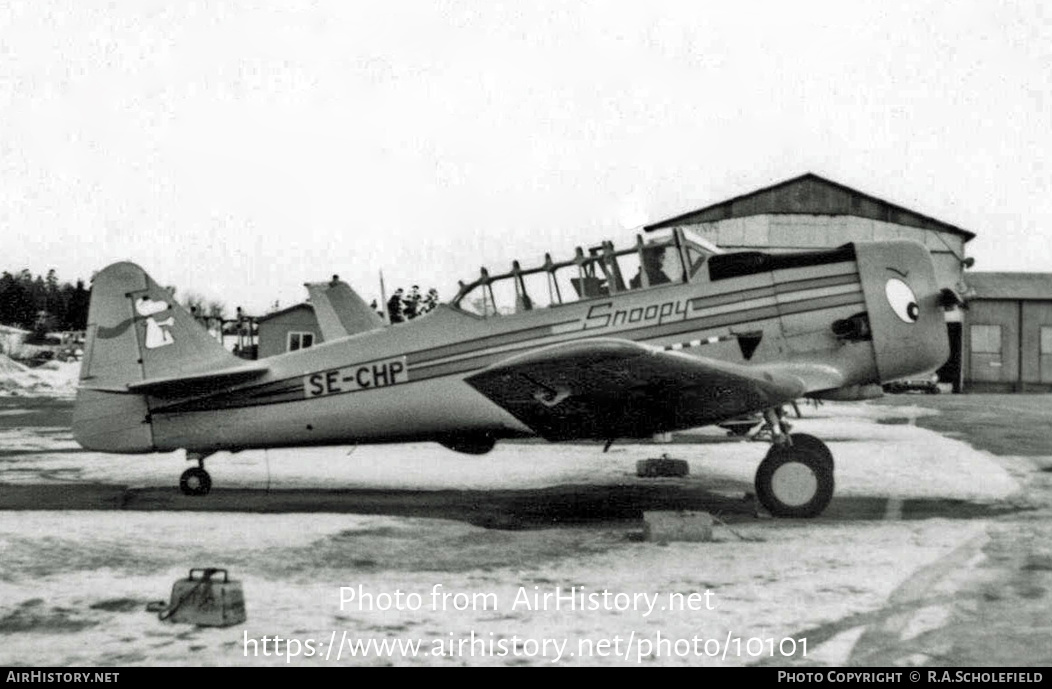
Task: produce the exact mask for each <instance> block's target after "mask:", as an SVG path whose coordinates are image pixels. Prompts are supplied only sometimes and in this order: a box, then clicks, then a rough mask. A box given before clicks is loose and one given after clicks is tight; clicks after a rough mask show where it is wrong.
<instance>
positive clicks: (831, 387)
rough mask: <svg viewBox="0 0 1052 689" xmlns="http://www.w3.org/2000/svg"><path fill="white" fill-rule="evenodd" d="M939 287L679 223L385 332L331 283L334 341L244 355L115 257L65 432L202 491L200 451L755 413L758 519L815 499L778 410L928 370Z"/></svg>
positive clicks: (926, 277)
mask: <svg viewBox="0 0 1052 689" xmlns="http://www.w3.org/2000/svg"><path fill="white" fill-rule="evenodd" d="M633 273H634V275H633ZM315 287H316V288H317V291H312V294H316V295H322V294H323V293H324V292H325V290H323V289H321V287H319V286H318V285H315ZM957 300H958V298H957V295H956V294H955V293H953V292H952V291H951V290H948V289H943V290H940V289H939V288H938V287H937V285H936V282H935V276H934V269H933V265H932V260H931V257H930V255H929V254H928V252H927V250H926V249H925V248H924V247H923V246H922V245H920V244H918V243H916V242H912V241H904V240H896V241H882V242H856V243H851V244H845V245H843V246H841V247H839V248H836V249H829V250H821V251H810V252H800V253H777V254H775V253H763V252H758V251H747V252H739V253H723V252H721V251H720V250H719V249H717V248H716V247H714V246H712V245H711V244H709V243H707V242H705V241H704V240H703V238H701V237H700V236H698V235H696V234H695V233H693V232H692V231H691V230H689V229H684V228H675V229H673V230H670V231H667V232H666V233H664V234H658V235H656V236H654V237H650V236H648V237H647V238H646V239H644V238H643V237H642V236H637V237H636V238H635V242H634V243H633V244H632V245H630V246H628V247H626V248H622V249H616V248H615V247H614V245H613V244H612V243H611V242H603V243H602V244H600V245H597V246H595V247H593V248H591V249H589V250H588V251H585V250H583V249H581V248H577V249H576V252H575V253H574V255H573V256H572V257H569V258H567V259H566V260H563V261H553V260H552V258H551V256H550V255H546V256H545V260H544V262H543V263H540V264H539V265H535V266H533V267H527V268H522V267H520V265H519V263H518V262H517V261H516V262H514V263H513V264H512V268H511V270H510V271H508V272H504V273H500V274H490V273H489V272H488V271H487V270H486V269H485V268H483V269H482V271H481V274H480V276H479V277H478V278H477V279H475V280H473V281H471V282H469V283H467V284H465V283H463V282H462V283H461V286H460V291H459V292H458V293H457V295H456V296H455V297H454V298H453V299H452V300H451V301H450V302H449V303H447V304H441V305H439V306H438V308H436V309H434V310H433V311H431V312H430V313H429V314H427V315H425V316H422V317H419V318H416V319H413V320H411V321H408V322H406V323H400V324H396V325H384V323H383V321H382V319H379V318H373V317H371V315H366V314H365V313H364V312H363V311H362V306H363V305H364V302H362V301H361V300H360V299H359V298H358V297H357V295H352V297H348V296H347V294H346V292H345V291H342V290H336V291H335V292H333V293H332V294H331V295H329V297H326V298H324V299H319V301H322V302H324V306H323V307H322V311H323V313H322V314H321V316H320V318H322V319H323V321H325V322H326V323H328V329H329V332H336V333H338V334H340V335H343V334H344V333H346V335H345V336H342V337H339V338H337V339H334V340H331V341H329V340H328V339H326V341H325V342H323V343H322V344H320V345H317V346H314V347H311V348H308V349H303V350H299V351H294V352H289V353H286V354H281V355H278V356H273V357H269V358H266V359H262V360H257V361H243V360H241V359H237V358H235V357H234V356H233V355H232V354H230V353H229V352H227V351H226V350H225V349H224V348H223V347H222V346H221V345H220V343H219V342H217V341H216V340H215V339H213V338H212V337H211V336H210V335H209V334H208V333H207V332H206V331H205V329H204V328H202V327H200V326H199V325H198V323H197V322H196V321H195V320H194V319H193V317H192V316H191V315H190V314H189V313H187V312H186V311H185V310H184V309H182V307H180V306H179V305H178V304H177V303H176V302H175V300H174V299H173V298H172V296H171V295H170V294H169V293H168V292H167V291H166V290H165V289H163V288H162V287H160V286H159V285H158V284H157V283H156V282H154V281H153V280H152V279H151V278H150V277H149V276H148V275H147V274H146V273H145V272H144V271H143V270H142V269H141V268H139V267H138V266H137V265H134V264H132V263H116V264H113V265H110V266H109V267H107V268H105V269H104V270H102V271H101V272H100V273H98V275H97V276H96V277H95V279H94V283H93V285H92V289H91V304H90V312H89V318H88V320H89V324H88V338H87V346H86V351H85V355H84V358H83V362H82V366H81V373H80V384H79V389H78V392H77V403H76V407H75V411H74V422H73V430H74V434H75V437H76V439H77V441H78V442H79V443H80V444H81V445H82V446H84V447H85V448H88V449H92V450H99V451H104V452H116V453H148V452H167V451H172V450H177V449H184V450H186V454H187V459H189V460H196V461H197V462H198V466H196V467H192V468H190V469H188V470H187V471H185V472H184V473H183V475H182V477H181V480H180V487H181V488H182V490H183V492H184V493H187V494H191V495H193V494H196V495H203V494H206V493H208V492H209V490H210V487H211V483H212V482H211V478H210V477H209V475H208V473H207V472H206V471H205V468H204V460H205V458H206V457H208V456H209V455H211V454H212V453H215V452H218V451H231V452H237V451H239V450H245V449H250V448H268V447H289V446H309V445H340V444H352V443H391V442H409V441H435V442H438V443H441V444H442V445H444V446H446V447H447V448H450V449H452V450H456V451H458V452H466V453H470V454H483V453H486V452H488V451H489V450H491V449H492V448H493V446H494V444H495V443H496V442H497V441H498V440H500V439H506V438H515V437H525V436H540V437H542V438H545V439H547V440H550V441H566V440H576V439H592V440H597V441H605V442H606V443H608V444H609V443H611V442H613V441H614V440H615V439H623V438H649V437H652V436H653V435H655V434H658V433H666V432H670V431H677V430H682V429H688V428H695V427H699V426H705V425H710V424H716V423H719V422H723V421H727V420H729V419H734V418H736V417H741V416H742V415H745V414H750V413H761V414H762V415H763V416H764V418H765V419H766V421H767V424H768V426H769V427H770V429H771V431H772V433H771V436H772V446H771V447H770V449H769V451H768V452H767V455H766V457H765V458H764V460H763V461H762V462H761V464H760V465H759V469H758V470H757V472H756V477H755V489H756V496H757V498H758V499H759V501H760V503H761V504H762V505H763V507H764V508H766V509H767V510H768V511H769V512H770V513H771V514H773V515H775V516H788V517H811V516H815V515H818V514H820V513H821V512H822V511H823V510H824V509H825V508H826V506H827V505H828V503H829V501H830V499H831V498H832V494H833V456H832V454H831V453H830V451H829V449H828V448H827V447H826V445H825V444H824V443H822V442H821V441H820V440H819V439H817V438H815V437H813V436H809V435H806V434H802V433H791V432H790V431H789V426H788V424H787V423H786V421H785V420H784V419H783V413H782V407H783V405H786V404H790V403H792V402H793V401H794V400H796V399H799V398H803V397H810V398H816V399H832V400H858V399H867V398H869V397H875V396H879V395H880V394H881V390H880V384H881V383H882V382H884V381H889V380H894V379H896V378H902V377H904V376H907V375H911V374H915V373H918V372H921V371H928V370H931V369H933V368H935V367H937V366H939V365H941V364H942V363H943V362H944V361H945V360H946V359H947V357H948V355H949V345H948V339H947V333H946V325H945V320H944V316H943V310H944V309H948V308H952V307H953V306H955V305H956V304H957V303H958V301H957ZM359 302H361V303H359ZM366 308H367V307H366Z"/></svg>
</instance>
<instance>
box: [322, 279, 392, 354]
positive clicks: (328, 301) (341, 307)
mask: <svg viewBox="0 0 1052 689" xmlns="http://www.w3.org/2000/svg"><path fill="white" fill-rule="evenodd" d="M306 287H307V292H308V294H310V302H311V304H312V305H313V306H314V315H315V316H317V318H318V325H319V327H320V328H321V335H322V338H323V339H324V340H325V341H326V342H329V341H330V340H335V339H338V338H341V337H347V336H348V335H355V334H357V333H361V332H366V331H367V330H376V329H377V328H382V327H383V326H384V322H383V319H382V318H380V315H379V314H377V313H376V311H374V310H373V309H372V308H371V307H370V306H369V305H368V304H366V303H365V300H364V299H362V298H361V297H360V296H358V294H357V293H356V292H355V291H354V290H353V289H351V286H350V285H348V284H347V283H346V282H343V281H342V280H336V279H334V280H333V281H332V282H308V283H307V284H306Z"/></svg>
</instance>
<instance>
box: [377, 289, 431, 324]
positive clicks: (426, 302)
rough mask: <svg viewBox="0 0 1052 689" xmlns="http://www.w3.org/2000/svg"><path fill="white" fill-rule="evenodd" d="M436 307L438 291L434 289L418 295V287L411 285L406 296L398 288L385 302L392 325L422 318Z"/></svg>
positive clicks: (403, 291)
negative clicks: (418, 317)
mask: <svg viewBox="0 0 1052 689" xmlns="http://www.w3.org/2000/svg"><path fill="white" fill-rule="evenodd" d="M436 306H438V290H436V289H435V288H434V287H432V288H431V289H429V290H428V291H427V294H426V295H423V294H421V293H420V286H419V285H413V286H412V287H411V288H410V289H409V293H408V294H407V293H406V292H405V290H404V289H402V288H401V287H399V288H398V289H396V290H395V291H394V294H392V295H391V298H390V299H388V300H387V315H388V317H389V318H390V319H391V322H392V323H403V322H405V321H409V320H412V319H414V318H416V317H417V316H422V315H424V314H425V313H427V312H428V311H431V310H432V309H434V308H435V307H436Z"/></svg>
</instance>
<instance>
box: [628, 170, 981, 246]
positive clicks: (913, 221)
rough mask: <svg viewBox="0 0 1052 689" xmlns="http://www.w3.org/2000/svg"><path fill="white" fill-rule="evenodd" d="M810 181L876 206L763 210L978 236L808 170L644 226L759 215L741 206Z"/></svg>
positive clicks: (968, 237) (775, 203)
mask: <svg viewBox="0 0 1052 689" xmlns="http://www.w3.org/2000/svg"><path fill="white" fill-rule="evenodd" d="M809 184H810V185H818V186H819V187H824V188H827V189H832V190H836V191H837V192H840V193H841V195H842V196H843V195H846V198H850V197H854V198H855V199H863V200H865V201H867V202H869V204H870V205H871V206H873V207H874V208H871V209H870V210H869V211H865V210H862V209H855V210H847V209H844V210H840V211H837V212H831V211H830V210H829V209H818V208H816V209H813V210H811V211H809V210H797V211H791V210H782V209H779V208H769V209H765V210H764V211H762V213H761V214H768V213H789V212H803V213H808V212H815V213H817V214H819V215H860V216H861V217H873V218H874V219H876V220H886V221H889V222H897V223H899V224H903V225H910V226H914V227H919V228H921V229H928V230H941V231H945V232H949V233H951V234H957V235H960V236H962V237H964V241H966V242H967V241H969V240H971V239H974V238H975V233H974V232H969V231H968V230H965V229H962V228H960V227H957V226H956V225H951V224H949V223H946V222H943V221H941V220H938V219H936V218H933V217H931V216H928V215H924V214H923V213H918V212H917V211H914V210H910V209H908V208H905V207H903V206H899V205H897V204H894V203H891V202H890V201H885V200H884V199H881V198H878V197H876V196H871V195H870V194H866V193H863V192H861V191H859V190H857V189H852V188H851V187H848V186H845V185H843V184H840V183H838V182H834V181H832V180H829V179H826V178H825V177H820V176H819V175H816V174H815V173H813V172H807V173H804V174H802V175H800V176H798V177H793V178H792V179H787V180H785V181H783V182H778V183H777V184H772V185H771V186H769V187H764V188H762V189H757V190H756V191H751V192H749V193H747V194H742V195H740V196H735V197H734V198H732V199H727V200H726V201H720V202H719V203H714V204H712V205H711V206H705V207H704V208H699V209H697V210H693V211H690V212H687V213H683V214H681V215H677V216H675V217H673V218H669V219H667V220H662V221H660V222H656V223H653V224H650V225H647V226H646V227H644V228H643V229H645V230H646V231H648V232H649V231H652V230H658V229H661V228H664V227H671V226H674V225H682V224H686V223H690V222H709V221H712V220H722V219H725V218H731V217H747V216H749V215H756V214H757V213H756V212H754V210H744V211H743V210H741V209H740V207H741V206H750V205H754V204H755V202H756V201H757V200H763V199H766V200H767V201H768V202H769V203H768V204H766V205H769V206H775V207H777V206H781V205H784V201H785V199H784V198H783V199H781V201H782V203H779V202H778V192H781V191H783V190H785V189H786V188H788V187H803V186H806V185H809ZM805 205H807V204H805ZM877 210H879V212H876V211H877ZM876 216H882V217H876Z"/></svg>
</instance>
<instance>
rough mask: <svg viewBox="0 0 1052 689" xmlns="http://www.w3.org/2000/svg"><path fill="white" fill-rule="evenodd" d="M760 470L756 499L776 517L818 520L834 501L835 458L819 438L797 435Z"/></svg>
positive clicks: (773, 451)
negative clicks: (831, 501) (830, 502)
mask: <svg viewBox="0 0 1052 689" xmlns="http://www.w3.org/2000/svg"><path fill="white" fill-rule="evenodd" d="M790 441H791V442H792V444H791V445H789V444H779V445H773V446H772V447H771V449H770V450H769V451H768V452H767V456H766V457H765V458H764V460H763V462H761V463H760V468H759V469H757V470H756V497H757V498H758V499H759V500H760V504H761V505H763V506H764V508H765V509H766V510H767V511H768V512H770V513H771V514H772V515H774V516H775V517H816V516H818V515H819V514H821V513H822V511H823V510H825V508H826V507H827V506H828V505H829V501H830V500H832V499H833V455H832V453H830V452H829V448H827V447H826V446H825V443H823V442H822V441H821V440H819V439H818V438H815V437H814V436H809V435H805V434H803V433H794V434H793V435H791V436H790Z"/></svg>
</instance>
